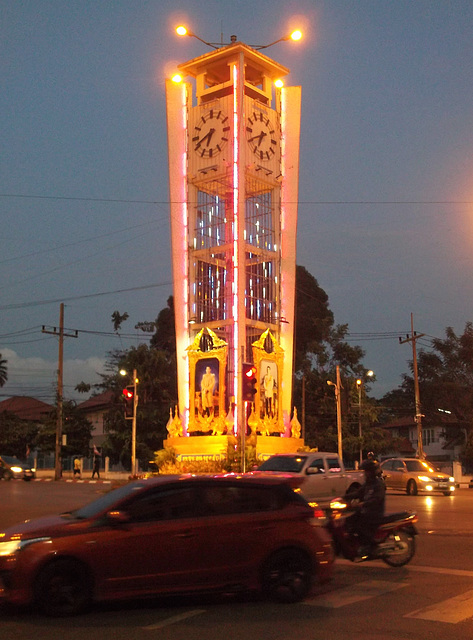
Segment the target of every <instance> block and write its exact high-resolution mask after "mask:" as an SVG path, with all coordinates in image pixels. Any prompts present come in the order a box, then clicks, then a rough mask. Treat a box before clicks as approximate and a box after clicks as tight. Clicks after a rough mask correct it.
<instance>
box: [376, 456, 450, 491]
mask: <svg viewBox="0 0 473 640" xmlns="http://www.w3.org/2000/svg"><path fill="white" fill-rule="evenodd" d="M381 473H382V474H383V478H384V482H385V483H386V488H387V489H395V490H398V491H405V492H406V493H407V494H409V495H411V496H416V495H417V493H418V492H419V491H429V492H431V491H440V492H441V493H443V494H444V495H446V496H449V495H452V494H453V492H454V491H455V478H452V477H451V476H449V475H447V474H446V473H442V472H441V471H437V470H436V469H435V468H434V466H433V465H432V464H431V463H430V462H428V461H427V460H420V459H419V458H389V459H388V460H385V461H384V462H382V463H381Z"/></svg>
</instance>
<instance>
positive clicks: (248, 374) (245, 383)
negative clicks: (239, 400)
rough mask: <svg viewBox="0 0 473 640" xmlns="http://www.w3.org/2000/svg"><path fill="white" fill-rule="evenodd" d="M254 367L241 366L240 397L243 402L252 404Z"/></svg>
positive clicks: (254, 385) (248, 365)
mask: <svg viewBox="0 0 473 640" xmlns="http://www.w3.org/2000/svg"><path fill="white" fill-rule="evenodd" d="M256 383H257V379H256V367H255V365H254V364H247V363H245V364H243V368H242V382H241V385H242V397H243V401H246V402H254V401H255V395H256Z"/></svg>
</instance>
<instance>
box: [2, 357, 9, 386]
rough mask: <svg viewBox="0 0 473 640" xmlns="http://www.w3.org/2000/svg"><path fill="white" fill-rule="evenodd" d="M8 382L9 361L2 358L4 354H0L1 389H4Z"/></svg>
mask: <svg viewBox="0 0 473 640" xmlns="http://www.w3.org/2000/svg"><path fill="white" fill-rule="evenodd" d="M7 380H8V373H7V360H4V359H3V358H2V354H1V353H0V387H3V386H4V385H5V383H6V381H7Z"/></svg>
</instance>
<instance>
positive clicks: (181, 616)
mask: <svg viewBox="0 0 473 640" xmlns="http://www.w3.org/2000/svg"><path fill="white" fill-rule="evenodd" d="M201 613H205V609H194V610H193V611H185V612H184V613H180V614H178V615H176V616H172V617H170V618H166V619H164V620H161V621H160V622H156V623H154V624H148V625H146V626H145V627H141V628H142V629H148V630H150V631H154V630H155V629H163V628H164V627H168V626H169V625H171V624H176V622H182V621H183V620H187V619H188V618H193V617H194V616H198V615H200V614H201Z"/></svg>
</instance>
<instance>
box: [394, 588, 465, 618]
mask: <svg viewBox="0 0 473 640" xmlns="http://www.w3.org/2000/svg"><path fill="white" fill-rule="evenodd" d="M472 616H473V590H470V591H465V593H462V594H460V595H459V596H455V597H454V598H449V599H448V600H442V602H438V603H437V604H433V605H431V606H429V607H424V608H423V609H417V610H416V611H412V612H411V613H407V614H406V615H405V616H404V618H419V619H420V620H434V621H435V622H450V623H452V624H456V623H457V622H462V620H466V619H467V618H471V617H472Z"/></svg>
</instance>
